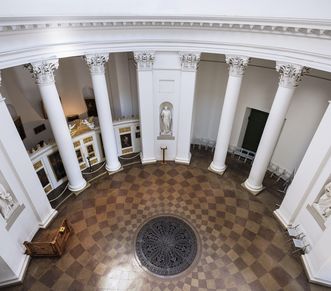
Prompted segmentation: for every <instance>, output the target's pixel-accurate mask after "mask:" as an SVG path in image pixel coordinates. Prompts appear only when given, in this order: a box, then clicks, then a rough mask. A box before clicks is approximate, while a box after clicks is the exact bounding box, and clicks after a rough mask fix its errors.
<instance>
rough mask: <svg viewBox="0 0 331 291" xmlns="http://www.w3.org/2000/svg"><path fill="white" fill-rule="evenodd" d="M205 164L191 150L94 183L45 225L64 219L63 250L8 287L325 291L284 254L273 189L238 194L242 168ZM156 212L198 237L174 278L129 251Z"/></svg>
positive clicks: (205, 158)
mask: <svg viewBox="0 0 331 291" xmlns="http://www.w3.org/2000/svg"><path fill="white" fill-rule="evenodd" d="M210 158H211V156H209V155H208V156H206V155H202V154H199V153H197V154H195V155H194V157H193V161H192V164H191V166H184V165H176V164H174V163H168V164H166V165H161V164H155V165H148V166H141V165H133V166H131V167H128V168H126V169H125V170H124V171H122V172H120V173H117V174H116V175H113V176H108V175H107V176H104V177H102V178H100V179H99V180H97V181H95V182H93V183H92V186H91V187H90V188H89V189H87V190H86V191H85V192H84V193H82V194H81V195H80V196H78V197H76V198H70V199H69V200H68V201H66V202H65V204H64V205H63V206H61V207H60V209H59V212H60V213H59V215H58V217H57V218H56V219H55V221H54V223H53V227H55V226H57V225H59V224H60V223H61V221H62V220H63V218H65V217H67V218H68V219H69V221H70V222H71V223H72V226H73V229H74V232H75V233H74V235H72V236H71V237H70V239H69V241H68V244H67V249H66V252H65V254H64V255H63V256H62V257H61V258H33V259H32V260H31V263H30V265H29V268H28V271H27V274H26V277H25V280H24V283H23V285H21V286H16V287H12V288H8V290H38V291H42V290H143V291H148V290H233V291H234V290H240V291H244V290H323V289H325V288H323V287H320V286H317V285H313V284H309V283H308V282H307V279H306V276H305V274H304V271H303V268H302V265H301V263H300V261H299V259H298V258H295V257H293V256H291V255H290V253H291V252H290V246H289V245H288V244H287V243H286V240H287V237H286V236H285V235H284V233H283V231H282V229H281V228H280V226H279V224H278V222H277V221H276V220H275V219H274V218H273V216H272V209H271V208H275V205H274V201H273V199H274V198H268V197H273V195H272V193H271V192H268V190H266V191H265V192H263V193H262V194H260V196H258V197H253V196H252V195H250V194H249V193H248V192H246V191H245V190H244V189H242V188H241V186H240V183H241V182H243V181H244V179H245V178H246V177H247V172H245V170H243V169H244V167H242V166H239V167H238V166H231V164H230V166H229V168H228V170H227V172H226V173H225V175H224V176H222V177H220V176H218V175H215V174H213V173H211V172H208V171H207V167H208V164H209V162H210ZM245 175H246V176H245ZM277 199H278V198H275V199H274V200H277ZM268 203H269V204H268ZM266 204H268V207H266V206H265V205H266ZM161 213H162V214H164V213H170V214H171V213H172V214H176V215H178V216H181V217H183V218H185V219H186V220H188V221H189V222H190V223H191V224H192V225H194V226H195V228H196V229H197V231H198V232H199V236H200V238H201V257H200V260H199V262H198V263H197V265H196V266H195V267H194V268H193V269H192V270H191V271H190V272H189V273H187V274H185V275H182V276H181V277H178V278H175V279H158V278H155V277H152V276H151V275H149V274H147V273H146V272H145V271H143V270H142V269H141V268H140V267H139V266H138V264H137V262H136V260H135V258H134V255H133V240H134V236H135V232H136V229H137V228H138V227H139V226H140V225H141V224H142V223H143V222H144V221H145V220H147V219H148V218H149V217H151V216H154V215H157V214H161Z"/></svg>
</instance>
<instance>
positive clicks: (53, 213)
mask: <svg viewBox="0 0 331 291" xmlns="http://www.w3.org/2000/svg"><path fill="white" fill-rule="evenodd" d="M57 213H58V212H57V210H55V209H53V208H52V210H51V211H50V213H49V215H48V216H47V217H46V218H45V219H44V220H43V221H42V222H41V223H39V227H40V228H46V227H47V226H48V225H49V224H50V223H51V222H52V220H53V219H54V218H55V216H56V215H57Z"/></svg>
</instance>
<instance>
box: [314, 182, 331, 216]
mask: <svg viewBox="0 0 331 291" xmlns="http://www.w3.org/2000/svg"><path fill="white" fill-rule="evenodd" d="M324 190H325V192H324V193H323V194H322V196H321V197H320V199H319V200H318V202H317V203H316V204H317V206H318V208H319V209H320V210H321V212H322V214H323V216H324V217H326V218H327V217H329V216H330V215H331V182H330V183H328V184H326V185H325V187H324Z"/></svg>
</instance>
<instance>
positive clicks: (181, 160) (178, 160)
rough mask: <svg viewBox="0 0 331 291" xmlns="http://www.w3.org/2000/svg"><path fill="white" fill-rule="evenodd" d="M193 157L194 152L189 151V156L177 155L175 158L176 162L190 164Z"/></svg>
mask: <svg viewBox="0 0 331 291" xmlns="http://www.w3.org/2000/svg"><path fill="white" fill-rule="evenodd" d="M191 157H192V154H191V153H189V156H188V158H179V157H176V158H175V163H176V164H183V165H189V164H190V163H191Z"/></svg>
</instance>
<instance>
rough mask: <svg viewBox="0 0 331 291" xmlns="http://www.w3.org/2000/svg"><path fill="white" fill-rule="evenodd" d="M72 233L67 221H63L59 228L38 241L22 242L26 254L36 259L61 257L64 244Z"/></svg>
mask: <svg viewBox="0 0 331 291" xmlns="http://www.w3.org/2000/svg"><path fill="white" fill-rule="evenodd" d="M72 232H73V229H72V227H71V225H70V224H69V222H68V221H67V219H65V220H63V222H62V224H61V226H60V227H59V228H58V229H57V230H55V233H54V231H51V232H48V233H46V234H44V236H42V237H41V238H39V240H40V241H35V242H34V241H32V242H27V241H25V242H24V246H25V247H26V254H27V255H30V256H37V257H43V256H45V257H48V256H52V257H53V256H61V255H62V254H63V252H64V250H65V245H66V242H67V240H68V238H69V236H70V234H71V233H72Z"/></svg>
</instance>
